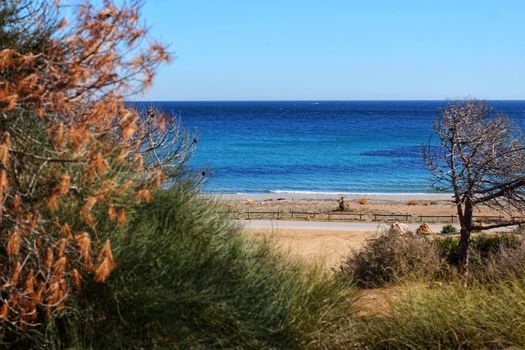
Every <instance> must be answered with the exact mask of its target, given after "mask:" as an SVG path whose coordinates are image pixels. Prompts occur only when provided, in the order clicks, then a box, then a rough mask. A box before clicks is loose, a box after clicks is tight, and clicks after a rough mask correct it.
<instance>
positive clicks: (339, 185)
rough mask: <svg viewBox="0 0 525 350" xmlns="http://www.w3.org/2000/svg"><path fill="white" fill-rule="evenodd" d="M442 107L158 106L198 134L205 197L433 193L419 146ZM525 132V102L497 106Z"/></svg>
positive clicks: (196, 163) (197, 163)
mask: <svg viewBox="0 0 525 350" xmlns="http://www.w3.org/2000/svg"><path fill="white" fill-rule="evenodd" d="M445 103H446V102H445V101H319V102H315V101H286V102H285V101H279V102H262V101H258V102H154V103H149V105H153V106H155V107H158V108H160V109H162V110H164V111H165V112H167V113H171V114H176V115H177V116H178V117H179V118H180V120H181V122H182V125H183V127H184V128H187V129H190V130H191V131H193V132H195V133H197V136H198V140H199V142H198V145H197V149H196V152H195V154H194V155H193V157H192V158H191V160H190V163H189V166H190V168H191V169H199V168H206V169H208V170H210V171H211V176H210V177H209V178H208V180H207V181H206V183H205V185H204V190H205V191H207V192H222V193H252V192H277V193H279V192H312V193H314V192H323V193H327V192H328V193H431V192H433V190H432V187H431V176H430V174H429V172H428V171H427V170H426V168H425V165H424V163H423V161H422V157H421V146H422V145H423V144H426V143H427V142H428V141H429V138H430V136H431V134H432V127H433V125H432V122H433V118H434V116H435V115H436V113H438V111H439V108H440V107H441V106H443V105H444V104H445ZM490 103H491V105H492V106H493V107H494V110H495V111H496V112H499V113H505V114H507V115H508V116H509V117H510V118H511V119H512V120H514V121H515V122H516V124H518V125H519V126H520V127H522V128H524V127H525V101H492V102H490Z"/></svg>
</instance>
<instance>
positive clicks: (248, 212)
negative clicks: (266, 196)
mask: <svg viewBox="0 0 525 350" xmlns="http://www.w3.org/2000/svg"><path fill="white" fill-rule="evenodd" d="M246 214H248V220H250V211H249V210H248V211H247V212H246Z"/></svg>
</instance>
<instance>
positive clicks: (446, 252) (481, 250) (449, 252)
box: [435, 233, 521, 266]
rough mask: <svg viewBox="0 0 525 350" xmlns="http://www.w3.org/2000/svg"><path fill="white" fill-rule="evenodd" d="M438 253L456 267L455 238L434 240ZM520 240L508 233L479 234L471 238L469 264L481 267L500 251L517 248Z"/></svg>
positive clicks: (457, 244) (457, 259) (456, 249)
mask: <svg viewBox="0 0 525 350" xmlns="http://www.w3.org/2000/svg"><path fill="white" fill-rule="evenodd" d="M435 244H436V247H437V249H438V253H439V255H440V256H441V257H443V258H444V259H446V260H447V261H448V262H449V263H450V264H452V265H457V264H458V261H459V253H458V249H459V240H458V238H455V237H447V238H441V239H436V241H435ZM520 244H521V238H520V237H519V236H517V235H514V234H510V233H503V234H493V235H489V234H480V235H477V236H473V237H472V238H471V253H470V257H471V258H470V264H471V265H474V266H476V265H482V264H483V263H484V262H487V261H489V260H490V259H492V258H494V257H495V256H496V255H497V254H498V252H499V251H500V250H501V249H504V248H505V249H514V248H518V247H519V246H520Z"/></svg>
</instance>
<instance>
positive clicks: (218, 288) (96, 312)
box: [67, 186, 351, 349]
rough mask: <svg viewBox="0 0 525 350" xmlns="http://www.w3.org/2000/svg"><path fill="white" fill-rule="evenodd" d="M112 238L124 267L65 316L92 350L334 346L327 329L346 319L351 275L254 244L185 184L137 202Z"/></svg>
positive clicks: (90, 290)
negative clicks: (307, 265)
mask: <svg viewBox="0 0 525 350" xmlns="http://www.w3.org/2000/svg"><path fill="white" fill-rule="evenodd" d="M112 245H113V249H114V252H115V259H116V261H117V262H118V267H117V269H116V270H115V271H114V273H113V274H112V276H111V278H110V280H109V281H108V283H107V284H106V285H101V286H92V287H91V288H87V289H86V291H85V295H84V296H83V299H82V300H81V302H82V303H83V309H84V310H85V312H84V314H83V315H80V316H78V318H77V319H74V318H73V317H72V318H70V319H68V320H67V321H68V322H70V323H73V326H75V327H77V328H76V330H75V329H73V328H74V327H72V328H70V330H69V331H68V333H69V334H71V335H70V337H72V338H73V339H75V341H76V342H77V344H81V346H84V347H95V348H120V349H128V348H151V347H169V348H179V349H191V348H194V349H224V348H232V349H233V348H234V349H277V348H282V349H294V348H302V347H305V346H307V345H310V346H313V347H315V348H320V347H322V346H326V347H330V337H331V335H330V332H331V331H329V330H330V329H332V328H333V327H334V325H337V324H338V322H342V321H344V320H346V319H348V314H349V312H350V308H349V305H350V304H349V303H350V301H351V299H349V296H350V292H351V290H350V289H349V288H348V287H347V286H346V285H345V284H344V282H343V281H340V280H337V279H334V278H332V276H330V275H329V274H328V273H325V272H322V271H320V270H316V269H312V270H310V271H306V270H305V269H304V268H303V266H300V265H298V264H296V263H293V262H290V261H287V260H286V259H284V258H283V257H281V256H280V255H277V254H276V253H274V252H273V249H272V247H271V244H269V243H268V242H264V241H263V242H253V241H247V240H246V239H245V238H244V237H243V236H242V235H241V230H240V228H239V227H237V226H236V225H235V224H234V223H232V222H231V221H230V220H227V219H224V218H223V216H222V215H221V208H220V207H219V206H218V205H216V204H215V203H213V202H210V201H209V200H207V199H203V198H199V197H198V195H197V194H195V193H193V192H192V191H190V190H188V189H186V188H184V186H182V187H181V188H179V189H176V190H171V191H166V192H162V193H158V194H157V195H156V196H155V200H154V202H153V203H151V204H149V205H145V206H143V207H141V208H139V210H137V211H136V217H135V218H134V219H132V220H131V222H130V224H129V230H128V231H127V232H126V233H125V234H124V235H122V236H120V238H119V239H118V240H115V241H113V242H112ZM343 312H344V313H343ZM71 320H73V321H71ZM325 330H326V331H325ZM75 334H77V335H78V336H77V337H74V335H75ZM312 344H315V346H314V345H312ZM323 344H328V345H323Z"/></svg>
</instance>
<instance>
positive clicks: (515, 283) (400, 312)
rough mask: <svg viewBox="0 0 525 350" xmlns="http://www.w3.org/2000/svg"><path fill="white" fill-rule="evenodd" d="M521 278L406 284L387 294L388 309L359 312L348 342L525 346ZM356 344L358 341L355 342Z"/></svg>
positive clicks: (431, 346)
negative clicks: (489, 282)
mask: <svg viewBox="0 0 525 350" xmlns="http://www.w3.org/2000/svg"><path fill="white" fill-rule="evenodd" d="M524 298H525V285H524V284H523V281H522V280H519V279H511V280H509V281H507V282H506V283H500V284H496V285H490V286H484V285H480V284H476V285H474V286H469V287H465V286H464V284H462V283H460V282H455V283H451V284H449V285H447V286H443V287H440V286H436V287H428V286H426V285H422V284H412V285H406V286H404V290H403V293H398V294H396V295H395V296H393V297H391V298H389V299H388V305H389V313H388V314H387V315H372V316H366V317H362V318H359V319H358V321H357V322H356V323H355V324H354V326H355V329H354V330H352V332H351V333H348V334H347V339H348V345H349V346H354V347H355V348H367V349H510V348H516V349H521V348H523V347H524V346H525V336H524V334H523V332H521V331H520V330H519V327H517V325H519V324H522V323H523V319H524V317H525V304H524V303H523V300H524ZM356 344H357V345H356Z"/></svg>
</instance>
